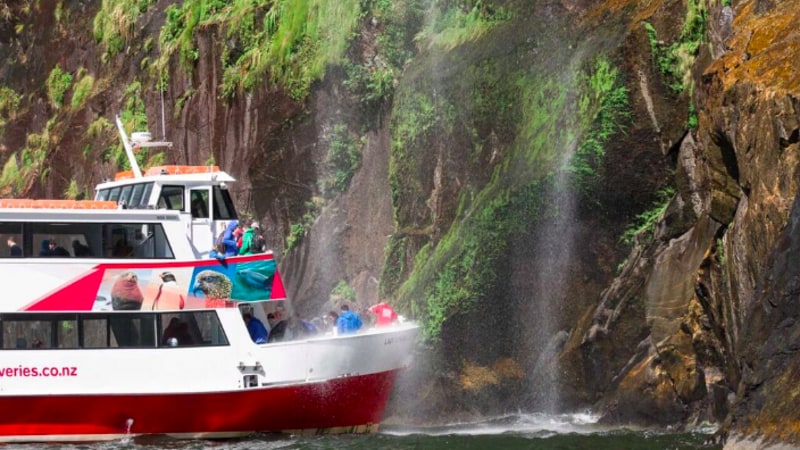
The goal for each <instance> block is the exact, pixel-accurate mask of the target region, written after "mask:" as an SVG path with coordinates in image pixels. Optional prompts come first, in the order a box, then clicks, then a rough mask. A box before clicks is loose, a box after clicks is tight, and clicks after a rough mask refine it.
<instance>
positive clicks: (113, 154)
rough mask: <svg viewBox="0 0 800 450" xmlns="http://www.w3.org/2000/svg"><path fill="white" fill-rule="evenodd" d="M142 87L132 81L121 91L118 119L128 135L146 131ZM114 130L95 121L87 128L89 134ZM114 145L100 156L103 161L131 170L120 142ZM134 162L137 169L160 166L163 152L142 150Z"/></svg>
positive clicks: (108, 125) (105, 124)
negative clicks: (120, 106)
mask: <svg viewBox="0 0 800 450" xmlns="http://www.w3.org/2000/svg"><path fill="white" fill-rule="evenodd" d="M141 89H142V85H141V82H139V81H134V82H133V83H131V84H129V85H128V86H127V87H126V88H125V90H124V91H123V102H122V104H123V110H122V112H121V113H120V115H119V117H120V120H122V125H123V127H124V128H125V131H126V132H127V133H128V134H130V133H132V132H134V131H142V130H146V129H147V114H146V112H145V107H144V100H143V99H142V95H141ZM112 128H113V129H114V130H116V127H115V126H113V125H111V124H110V123H108V122H107V121H106V122H102V121H101V122H98V121H95V123H93V124H92V125H90V126H89V134H90V135H91V134H93V133H98V132H102V131H103V130H109V129H112ZM113 142H114V144H112V145H111V146H109V147H107V148H106V149H105V151H104V152H103V155H102V160H103V161H113V162H114V163H115V165H116V167H117V169H118V170H127V169H130V168H131V165H130V162H129V161H128V157H127V156H126V155H125V147H123V146H122V143H121V142H117V141H113ZM134 156H135V157H136V162H137V164H139V167H142V168H146V167H152V166H157V165H160V164H162V163H163V162H164V160H165V155H164V152H163V151H157V152H155V153H152V154H150V153H148V151H147V149H142V150H140V151H139V152H138V153H135V154H134Z"/></svg>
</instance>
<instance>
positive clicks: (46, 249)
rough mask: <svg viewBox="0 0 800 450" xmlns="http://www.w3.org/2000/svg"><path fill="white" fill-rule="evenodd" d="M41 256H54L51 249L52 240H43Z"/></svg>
mask: <svg viewBox="0 0 800 450" xmlns="http://www.w3.org/2000/svg"><path fill="white" fill-rule="evenodd" d="M39 256H53V250H51V249H50V239H42V245H41V246H40V248H39Z"/></svg>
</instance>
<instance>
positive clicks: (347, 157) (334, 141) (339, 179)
mask: <svg viewBox="0 0 800 450" xmlns="http://www.w3.org/2000/svg"><path fill="white" fill-rule="evenodd" d="M361 147H362V144H361V143H360V142H359V141H358V140H356V139H355V138H354V137H352V136H351V135H350V133H349V131H348V130H347V125H346V124H343V123H338V124H335V125H333V126H332V127H331V131H330V134H329V136H328V156H327V158H326V161H325V163H326V165H327V172H328V175H326V176H324V177H322V179H321V181H320V185H321V186H320V188H321V190H322V194H323V196H324V197H325V198H327V199H330V198H332V197H333V196H335V195H336V194H340V193H342V192H344V191H345V190H347V187H348V186H349V185H350V180H351V179H352V178H353V175H354V174H355V173H356V170H358V167H359V165H360V164H361Z"/></svg>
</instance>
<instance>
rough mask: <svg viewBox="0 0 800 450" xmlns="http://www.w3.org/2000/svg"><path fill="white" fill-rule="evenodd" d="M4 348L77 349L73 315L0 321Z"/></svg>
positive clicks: (31, 315)
mask: <svg viewBox="0 0 800 450" xmlns="http://www.w3.org/2000/svg"><path fill="white" fill-rule="evenodd" d="M2 330H3V331H2V339H3V348H4V349H5V348H13V349H31V348H34V349H39V348H41V349H45V348H48V349H52V348H78V326H77V316H76V315H75V314H63V313H54V314H47V315H45V316H43V315H40V314H19V315H17V316H16V317H14V318H13V320H3V321H2Z"/></svg>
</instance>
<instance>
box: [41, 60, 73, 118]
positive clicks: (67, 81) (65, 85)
mask: <svg viewBox="0 0 800 450" xmlns="http://www.w3.org/2000/svg"><path fill="white" fill-rule="evenodd" d="M70 87H72V74H71V73H69V72H64V71H63V70H61V67H59V66H56V67H54V68H53V70H51V71H50V75H49V76H48V77H47V98H49V99H50V104H51V105H52V106H53V108H55V109H60V108H61V107H62V106H63V105H64V96H65V95H66V93H67V91H68V90H69V88H70Z"/></svg>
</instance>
